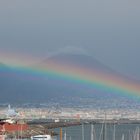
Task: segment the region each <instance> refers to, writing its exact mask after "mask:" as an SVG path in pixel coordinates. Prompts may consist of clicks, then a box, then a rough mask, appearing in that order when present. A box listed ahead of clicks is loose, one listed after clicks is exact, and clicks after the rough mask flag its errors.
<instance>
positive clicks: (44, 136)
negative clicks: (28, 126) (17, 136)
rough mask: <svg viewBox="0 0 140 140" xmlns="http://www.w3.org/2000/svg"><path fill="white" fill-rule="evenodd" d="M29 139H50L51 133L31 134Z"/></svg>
mask: <svg viewBox="0 0 140 140" xmlns="http://www.w3.org/2000/svg"><path fill="white" fill-rule="evenodd" d="M31 140H52V137H51V135H36V136H31Z"/></svg>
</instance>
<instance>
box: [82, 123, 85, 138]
mask: <svg viewBox="0 0 140 140" xmlns="http://www.w3.org/2000/svg"><path fill="white" fill-rule="evenodd" d="M84 139H85V136H84V124H82V140H84Z"/></svg>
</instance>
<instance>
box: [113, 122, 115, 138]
mask: <svg viewBox="0 0 140 140" xmlns="http://www.w3.org/2000/svg"><path fill="white" fill-rule="evenodd" d="M115 139H116V126H115V123H114V131H113V140H115Z"/></svg>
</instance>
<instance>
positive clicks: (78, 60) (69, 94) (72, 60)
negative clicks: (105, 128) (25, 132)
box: [0, 53, 130, 107]
mask: <svg viewBox="0 0 140 140" xmlns="http://www.w3.org/2000/svg"><path fill="white" fill-rule="evenodd" d="M50 64H54V65H56V64H57V66H60V67H63V66H64V67H65V68H66V67H69V66H72V67H73V70H74V68H75V67H76V68H79V69H82V68H88V69H90V70H91V71H94V70H95V71H98V72H101V73H104V74H112V75H116V76H120V77H124V79H129V78H128V77H125V76H122V75H121V74H119V73H117V72H115V71H114V70H112V69H110V68H109V67H107V66H105V65H104V64H102V63H100V62H99V61H98V60H96V59H94V58H93V57H91V56H88V55H85V54H72V53H60V54H57V55H54V56H52V57H49V58H47V59H45V60H43V61H42V62H40V63H38V64H36V65H35V66H33V67H34V68H33V69H38V68H42V67H43V68H44V67H49V66H50ZM56 71H57V70H56ZM40 75H41V74H34V73H33V72H28V71H24V70H18V69H13V68H10V67H8V66H6V65H4V64H2V63H0V102H1V103H12V104H20V103H22V104H23V103H35V104H39V103H51V102H55V103H59V104H63V105H65V106H66V105H70V106H74V105H75V106H77V105H81V106H82V105H83V106H86V105H87V104H89V105H92V106H98V107H99V106H100V107H105V106H110V107H111V105H112V107H113V106H119V105H121V104H119V103H118V105H117V104H115V105H113V103H112V102H110V101H108V100H114V99H115V100H116V101H117V102H118V101H120V102H121V103H122V102H124V100H125V102H128V101H127V99H126V98H124V97H120V96H117V95H113V96H112V95H111V94H109V93H107V92H106V91H101V90H96V89H94V88H93V87H92V86H89V85H84V84H82V83H77V82H74V81H73V80H67V79H65V78H62V77H61V76H60V77H59V76H57V75H56V76H51V75H49V74H47V73H46V74H45V75H41V76H40ZM129 80H130V79H129ZM128 100H129V99H128ZM114 103H115V101H114ZM122 106H124V104H123V105H122Z"/></svg>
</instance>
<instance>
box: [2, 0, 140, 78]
mask: <svg viewBox="0 0 140 140" xmlns="http://www.w3.org/2000/svg"><path fill="white" fill-rule="evenodd" d="M139 6H140V1H138V0H133V1H132V0H117V1H115V0H105V1H104V0H56V1H55V0H40V1H38V0H30V1H29V0H24V1H19V0H12V1H10V0H1V1H0V54H3V55H7V57H8V56H9V59H11V58H10V55H8V54H18V57H19V58H20V59H23V57H26V56H33V58H35V59H34V61H37V60H39V59H44V58H46V57H47V56H49V55H50V54H53V53H56V52H60V51H63V50H68V51H69V50H72V51H78V50H79V51H80V52H85V53H89V54H90V55H92V56H93V57H94V58H96V59H97V60H99V61H101V62H102V63H103V64H105V65H107V66H110V67H111V68H113V69H115V70H116V71H118V72H121V73H122V74H125V75H128V76H130V77H132V78H135V79H138V80H140V63H139V60H140V55H139V53H140V18H139V15H140V8H139ZM16 56H17V55H16ZM0 58H2V57H0Z"/></svg>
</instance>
